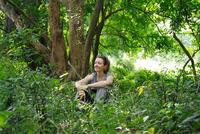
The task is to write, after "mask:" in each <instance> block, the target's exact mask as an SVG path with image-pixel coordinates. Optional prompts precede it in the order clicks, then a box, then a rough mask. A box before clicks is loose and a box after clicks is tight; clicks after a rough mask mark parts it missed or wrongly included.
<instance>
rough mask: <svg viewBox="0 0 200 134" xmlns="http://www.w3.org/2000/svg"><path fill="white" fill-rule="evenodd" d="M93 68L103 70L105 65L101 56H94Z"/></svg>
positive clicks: (98, 70) (97, 70)
mask: <svg viewBox="0 0 200 134" xmlns="http://www.w3.org/2000/svg"><path fill="white" fill-rule="evenodd" d="M94 70H95V71H96V72H103V71H104V70H105V65H104V61H103V59H102V58H98V57H97V58H96V60H95V62H94Z"/></svg>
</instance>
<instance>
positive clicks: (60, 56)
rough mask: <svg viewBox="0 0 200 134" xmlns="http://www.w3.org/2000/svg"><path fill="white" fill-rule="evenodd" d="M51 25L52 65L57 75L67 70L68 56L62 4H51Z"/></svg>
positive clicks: (57, 2) (51, 1) (54, 0)
mask: <svg viewBox="0 0 200 134" xmlns="http://www.w3.org/2000/svg"><path fill="white" fill-rule="evenodd" d="M49 23H50V31H51V46H52V49H51V59H50V60H51V64H52V65H53V67H54V69H53V70H54V73H55V74H62V73H64V72H65V71H66V68H67V55H66V48H65V41H64V35H63V31H62V28H61V26H60V3H59V1H58V0H50V2H49Z"/></svg>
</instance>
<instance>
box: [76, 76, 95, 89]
mask: <svg viewBox="0 0 200 134" xmlns="http://www.w3.org/2000/svg"><path fill="white" fill-rule="evenodd" d="M92 78H93V74H89V75H87V76H86V77H85V78H83V79H81V80H79V81H77V82H75V87H76V88H77V89H82V87H83V86H85V85H87V84H88V82H89V81H91V80H92Z"/></svg>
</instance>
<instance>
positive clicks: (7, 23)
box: [5, 16, 15, 33]
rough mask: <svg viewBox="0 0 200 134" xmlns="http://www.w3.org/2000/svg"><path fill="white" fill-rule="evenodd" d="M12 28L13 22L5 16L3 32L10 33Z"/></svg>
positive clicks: (13, 27)
mask: <svg viewBox="0 0 200 134" xmlns="http://www.w3.org/2000/svg"><path fill="white" fill-rule="evenodd" d="M14 29H15V23H14V22H13V21H12V20H11V19H10V18H9V17H7V16H6V19H5V32H6V33H10V32H12V31H13V30H14Z"/></svg>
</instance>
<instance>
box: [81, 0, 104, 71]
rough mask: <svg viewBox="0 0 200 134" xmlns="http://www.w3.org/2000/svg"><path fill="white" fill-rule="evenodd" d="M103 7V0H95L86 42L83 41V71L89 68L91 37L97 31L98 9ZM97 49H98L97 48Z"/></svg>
mask: <svg viewBox="0 0 200 134" xmlns="http://www.w3.org/2000/svg"><path fill="white" fill-rule="evenodd" d="M102 7H103V0H97V1H96V6H95V11H94V13H93V16H92V19H91V23H90V26H89V30H88V35H87V38H86V42H85V45H86V46H85V63H84V65H85V66H84V68H85V70H86V72H85V73H88V72H87V71H88V69H89V61H90V53H91V48H92V46H93V44H94V43H93V39H94V36H95V34H96V32H97V23H98V21H99V15H100V11H101V9H102ZM97 51H98V50H97Z"/></svg>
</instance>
